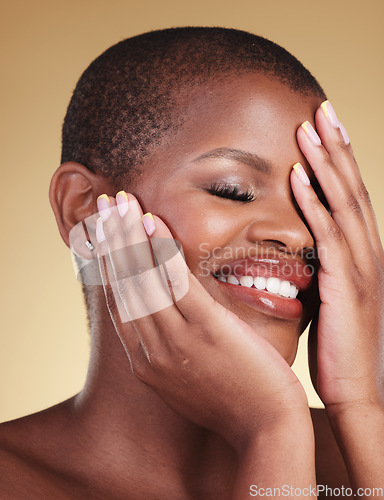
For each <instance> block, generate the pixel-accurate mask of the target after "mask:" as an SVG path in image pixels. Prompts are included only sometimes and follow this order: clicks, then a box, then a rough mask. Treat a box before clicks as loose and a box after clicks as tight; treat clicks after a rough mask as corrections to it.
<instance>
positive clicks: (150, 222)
mask: <svg viewBox="0 0 384 500" xmlns="http://www.w3.org/2000/svg"><path fill="white" fill-rule="evenodd" d="M143 224H144V229H145V232H146V233H147V234H148V236H151V234H153V232H154V231H155V229H156V225H155V219H154V218H153V215H152V214H151V212H147V213H146V214H144V215H143Z"/></svg>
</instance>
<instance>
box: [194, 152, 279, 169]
mask: <svg viewBox="0 0 384 500" xmlns="http://www.w3.org/2000/svg"><path fill="white" fill-rule="evenodd" d="M206 158H225V159H227V160H234V161H238V162H240V163H244V164H245V165H248V166H250V167H252V168H255V169H256V170H258V171H259V172H263V173H264V174H270V173H271V163H270V162H269V161H267V160H265V159H264V158H262V157H261V156H258V155H256V154H254V153H249V152H247V151H241V150H240V149H231V148H216V149H212V151H208V152H207V153H203V154H202V155H200V156H198V157H197V158H195V159H194V160H193V162H199V161H201V160H205V159H206Z"/></svg>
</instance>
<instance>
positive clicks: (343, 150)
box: [336, 138, 349, 154]
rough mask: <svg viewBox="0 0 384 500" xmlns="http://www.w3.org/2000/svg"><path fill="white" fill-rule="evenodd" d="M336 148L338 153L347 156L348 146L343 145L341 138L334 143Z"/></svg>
mask: <svg viewBox="0 0 384 500" xmlns="http://www.w3.org/2000/svg"><path fill="white" fill-rule="evenodd" d="M336 148H337V149H338V151H339V152H340V153H348V154H349V145H348V144H345V142H344V139H343V138H340V140H338V141H337V142H336Z"/></svg>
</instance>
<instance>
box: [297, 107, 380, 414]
mask: <svg viewBox="0 0 384 500" xmlns="http://www.w3.org/2000/svg"><path fill="white" fill-rule="evenodd" d="M315 125H316V129H317V132H318V135H317V133H316V132H315V130H314V129H313V127H312V126H311V125H310V124H309V122H305V123H304V124H303V125H302V126H301V127H299V130H298V132H297V140H298V144H299V146H300V149H301V150H302V152H303V154H304V156H305V157H306V159H307V161H308V163H309V165H310V167H311V168H312V170H313V173H314V174H315V176H316V179H317V180H318V182H319V184H320V187H321V189H322V191H323V193H324V195H325V197H326V199H327V201H328V203H329V207H330V211H331V214H330V213H329V212H328V211H327V209H326V208H325V207H324V205H323V204H322V203H321V202H320V200H319V198H318V196H317V195H316V193H315V191H314V190H313V188H312V187H311V186H310V185H309V183H308V182H307V181H306V178H305V172H303V170H302V167H300V166H295V167H294V170H293V172H292V174H291V184H292V189H293V192H294V195H295V198H296V200H297V203H298V205H299V206H300V209H301V210H302V212H303V214H304V217H305V219H306V220H307V223H308V224H309V226H310V229H311V231H312V233H313V235H314V238H315V240H316V247H317V252H318V256H319V262H320V269H319V273H318V280H319V293H320V300H321V303H320V309H319V312H318V317H317V318H316V320H314V321H313V322H312V326H311V331H310V340H309V342H310V344H311V343H312V344H313V343H316V337H317V360H311V359H310V363H313V362H315V365H316V363H317V390H318V393H319V395H320V397H321V399H322V401H323V403H324V404H325V406H326V408H327V410H330V409H331V411H332V412H334V411H336V412H338V411H343V410H344V409H345V408H351V407H352V408H355V407H359V406H360V407H361V405H366V404H369V405H372V404H373V405H377V406H378V407H380V408H382V406H381V405H382V404H383V400H382V396H383V394H382V393H383V384H382V372H383V356H384V351H383V341H384V251H383V247H382V244H381V241H380V237H379V233H378V229H377V225H376V220H375V215H374V212H373V209H372V206H371V203H370V199H369V196H368V193H367V190H366V188H365V186H364V184H363V181H362V179H361V176H360V173H359V169H358V167H357V164H356V161H355V159H354V156H353V152H352V148H351V146H350V144H349V139H348V136H347V134H346V132H345V129H344V128H343V126H342V125H341V124H340V122H339V121H338V120H337V117H336V114H335V112H334V111H333V108H332V106H331V105H330V103H329V102H328V101H325V102H324V103H323V104H322V105H321V106H320V108H319V109H318V110H317V112H316V116H315ZM313 352H314V353H315V354H316V349H313V350H312V355H313Z"/></svg>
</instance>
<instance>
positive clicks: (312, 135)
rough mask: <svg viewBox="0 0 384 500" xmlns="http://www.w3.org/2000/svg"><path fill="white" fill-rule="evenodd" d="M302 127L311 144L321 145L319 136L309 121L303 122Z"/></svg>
mask: <svg viewBox="0 0 384 500" xmlns="http://www.w3.org/2000/svg"><path fill="white" fill-rule="evenodd" d="M302 128H303V129H304V132H305V133H306V134H307V136H308V137H309V139H310V141H311V142H312V144H314V145H315V146H321V140H320V137H319V136H318V135H317V132H316V130H315V129H314V128H313V127H312V125H311V124H310V123H309V122H304V123H303V124H302Z"/></svg>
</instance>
